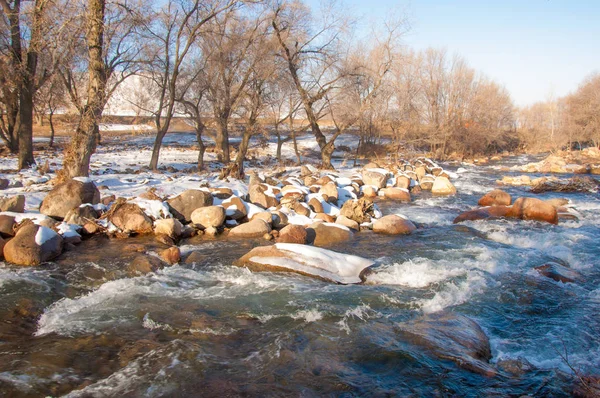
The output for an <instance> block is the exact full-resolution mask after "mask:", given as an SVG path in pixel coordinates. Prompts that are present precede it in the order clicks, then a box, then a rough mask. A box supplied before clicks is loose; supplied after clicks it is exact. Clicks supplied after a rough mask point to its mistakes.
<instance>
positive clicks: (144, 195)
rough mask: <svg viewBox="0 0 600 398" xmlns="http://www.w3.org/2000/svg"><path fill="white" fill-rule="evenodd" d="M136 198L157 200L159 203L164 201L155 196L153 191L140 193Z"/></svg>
mask: <svg viewBox="0 0 600 398" xmlns="http://www.w3.org/2000/svg"><path fill="white" fill-rule="evenodd" d="M138 198H140V199H145V200H158V201H159V202H162V201H163V200H164V199H163V198H161V197H160V196H158V195H157V194H156V192H155V190H154V189H150V190H148V191H146V192H143V193H141V194H140V195H138Z"/></svg>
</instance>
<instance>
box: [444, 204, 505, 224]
mask: <svg viewBox="0 0 600 398" xmlns="http://www.w3.org/2000/svg"><path fill="white" fill-rule="evenodd" d="M510 211H511V207H510V206H490V207H482V208H481V209H475V210H469V211H465V212H464V213H461V214H460V215H459V216H458V217H456V218H455V219H454V221H453V222H454V224H457V223H459V222H463V221H475V220H486V219H488V218H499V217H507V215H508V213H509V212H510Z"/></svg>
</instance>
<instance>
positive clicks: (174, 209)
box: [167, 189, 213, 224]
mask: <svg viewBox="0 0 600 398" xmlns="http://www.w3.org/2000/svg"><path fill="white" fill-rule="evenodd" d="M167 204H168V205H169V209H170V211H171V214H173V216H174V217H175V218H177V219H178V220H179V221H181V222H182V223H184V224H185V223H189V222H190V221H192V212H193V211H194V210H196V209H198V208H200V207H206V206H211V205H212V204H213V197H212V195H211V194H210V192H207V191H202V190H199V189H188V190H187V191H184V192H182V193H181V194H180V195H178V196H176V197H174V198H172V199H169V200H167Z"/></svg>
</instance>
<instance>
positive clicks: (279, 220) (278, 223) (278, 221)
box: [271, 210, 288, 228]
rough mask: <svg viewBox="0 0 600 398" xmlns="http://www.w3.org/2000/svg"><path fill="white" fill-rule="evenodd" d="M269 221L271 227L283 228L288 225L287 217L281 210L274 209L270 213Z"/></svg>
mask: <svg viewBox="0 0 600 398" xmlns="http://www.w3.org/2000/svg"><path fill="white" fill-rule="evenodd" d="M271 223H272V225H273V228H283V227H285V226H286V225H288V217H287V215H286V214H285V213H283V212H281V211H278V210H276V211H274V212H272V213H271Z"/></svg>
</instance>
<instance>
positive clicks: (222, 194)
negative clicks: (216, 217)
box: [210, 187, 233, 200]
mask: <svg viewBox="0 0 600 398" xmlns="http://www.w3.org/2000/svg"><path fill="white" fill-rule="evenodd" d="M210 192H211V193H212V195H213V196H214V197H216V198H219V199H221V200H224V199H227V198H229V197H231V196H233V191H232V190H231V188H226V187H221V188H212V189H211V190H210Z"/></svg>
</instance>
